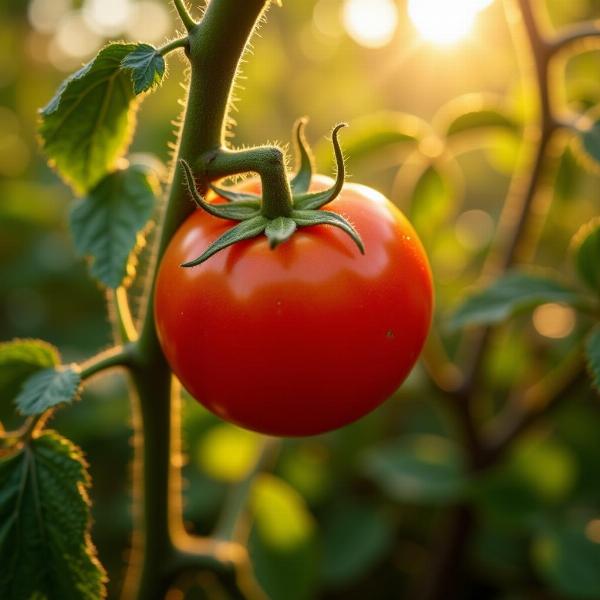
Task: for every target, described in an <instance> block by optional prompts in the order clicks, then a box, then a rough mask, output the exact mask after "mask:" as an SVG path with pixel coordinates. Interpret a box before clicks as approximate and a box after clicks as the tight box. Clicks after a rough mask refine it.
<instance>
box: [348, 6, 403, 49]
mask: <svg viewBox="0 0 600 600" xmlns="http://www.w3.org/2000/svg"><path fill="white" fill-rule="evenodd" d="M343 19H344V27H345V29H346V31H347V32H348V35H349V36H350V37H351V38H352V39H353V40H354V41H355V42H356V43H358V44H360V45H361V46H366V47H367V48H380V47H381V46H385V45H386V44H388V43H389V42H390V41H391V40H392V37H393V36H394V32H395V31H396V25H397V22H398V9H397V8H396V4H395V3H394V2H393V1H392V0H346V2H345V3H344V12H343Z"/></svg>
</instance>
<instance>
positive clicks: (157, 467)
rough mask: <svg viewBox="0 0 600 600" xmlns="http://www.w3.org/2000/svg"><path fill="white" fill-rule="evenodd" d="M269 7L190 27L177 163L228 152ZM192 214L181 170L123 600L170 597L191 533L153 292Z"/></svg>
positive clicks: (223, 7)
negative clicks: (244, 73)
mask: <svg viewBox="0 0 600 600" xmlns="http://www.w3.org/2000/svg"><path fill="white" fill-rule="evenodd" d="M267 4H268V2H267V1H266V0H244V2H239V1H238V0H212V1H211V2H209V4H208V7H207V9H206V12H205V14H204V17H203V19H202V21H201V22H200V23H199V24H196V25H194V26H190V25H191V24H190V23H188V24H187V25H188V26H189V28H188V42H189V43H188V48H187V55H188V58H189V60H190V67H191V79H190V85H189V91H188V98H187V106H186V110H185V116H184V120H183V127H182V130H181V134H180V138H179V147H178V151H177V156H176V160H175V161H174V163H173V164H174V165H177V164H179V160H180V159H184V160H186V161H188V162H190V163H193V162H194V160H195V159H196V158H197V157H198V156H200V155H202V154H204V153H206V152H208V151H210V150H217V149H220V148H221V147H222V146H223V137H224V136H223V133H224V129H225V119H226V114H227V108H228V104H229V99H230V93H231V87H232V84H233V80H234V78H235V74H236V71H237V68H238V63H239V60H240V58H241V56H242V54H243V52H244V50H245V47H246V44H247V42H248V39H249V37H250V35H251V34H252V32H253V30H254V28H255V26H256V23H257V21H258V19H259V18H260V16H261V14H262V12H263V10H264V9H265V7H266V5H267ZM208 183H209V180H208V179H206V180H204V181H201V182H200V184H201V186H202V187H203V188H204V189H206V188H207V186H208ZM193 208H194V205H193V203H192V202H191V201H190V200H189V199H188V197H187V194H186V193H185V188H184V186H183V182H182V178H181V171H180V169H178V168H174V169H173V176H172V181H171V185H170V191H169V196H168V201H167V205H166V208H165V213H164V219H163V223H162V229H161V234H160V239H159V243H158V248H157V255H156V266H155V269H154V273H153V277H152V280H151V282H150V287H149V289H148V291H147V298H148V304H147V308H146V314H145V317H144V321H143V325H142V328H141V333H140V338H139V341H138V342H137V355H136V362H135V365H134V367H133V370H132V384H133V386H134V388H135V392H136V393H135V394H134V397H135V400H134V403H135V406H134V415H135V419H134V428H135V441H136V448H135V453H136V457H135V461H134V482H135V490H134V494H135V499H134V500H135V502H136V505H139V510H137V511H136V513H135V524H134V526H135V531H136V533H135V534H134V548H133V560H132V563H131V565H130V567H129V572H128V574H127V578H126V584H125V587H124V591H123V598H124V600H132V599H137V600H154V599H156V600H158V599H160V598H163V597H164V594H165V592H166V590H167V589H168V585H169V583H170V579H171V577H172V573H170V572H169V571H168V566H169V565H170V564H172V562H173V555H174V554H175V553H176V545H177V542H178V539H181V538H182V537H183V536H184V535H185V534H184V530H183V524H182V514H181V484H180V471H179V467H180V460H179V457H180V451H179V444H180V428H179V402H180V399H179V393H178V390H177V389H176V388H175V387H174V384H173V380H172V376H171V372H170V369H169V367H168V365H167V363H166V360H165V358H164V356H163V353H162V351H161V348H160V345H159V342H158V338H157V335H156V330H155V324H154V311H153V294H154V285H155V280H156V271H157V268H158V265H159V264H160V259H161V257H162V255H163V253H164V251H165V249H166V247H167V245H168V243H169V241H170V239H171V237H172V236H173V234H174V233H175V231H176V230H177V228H178V227H179V226H180V224H181V223H182V222H183V220H184V219H185V218H186V217H187V216H188V215H189V214H190V212H191V211H192V210H193Z"/></svg>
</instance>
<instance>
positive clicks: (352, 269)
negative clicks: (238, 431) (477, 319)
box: [155, 176, 432, 436]
mask: <svg viewBox="0 0 600 600" xmlns="http://www.w3.org/2000/svg"><path fill="white" fill-rule="evenodd" d="M330 184H331V181H330V180H329V179H328V178H325V177H322V176H317V177H315V178H313V184H312V186H311V189H313V190H320V189H324V188H326V187H329V186H330ZM259 185H260V184H259V183H257V182H252V181H248V182H245V183H243V184H240V185H238V186H237V188H236V189H237V190H240V191H259V189H260V187H259ZM212 201H217V202H218V201H220V199H218V198H217V199H215V197H214V196H213V198H212ZM326 209H327V210H330V211H333V212H337V213H339V214H340V215H343V216H344V217H346V218H347V219H348V221H349V222H350V223H352V225H354V227H355V228H356V229H357V231H358V233H359V234H360V236H361V237H362V240H363V243H364V246H365V255H362V254H360V252H359V250H358V248H357V247H356V245H355V244H354V242H353V241H352V240H351V239H350V237H349V236H348V235H347V234H346V233H344V232H343V231H341V230H339V229H337V228H335V227H331V226H327V225H317V226H312V227H303V228H300V229H299V230H298V231H297V232H296V233H295V234H294V235H293V236H292V238H291V239H290V240H288V241H287V242H284V243H283V244H281V245H280V246H278V247H277V248H275V249H274V250H271V249H270V248H269V244H268V241H267V239H266V237H264V236H259V237H257V238H254V239H252V240H247V241H243V242H241V243H238V244H236V245H235V246H232V247H229V248H227V249H225V250H222V251H221V252H219V253H217V254H216V255H214V256H213V257H211V258H209V259H208V260H207V261H206V262H204V263H202V264H201V265H199V266H196V267H191V268H183V267H180V265H181V264H182V263H184V262H186V261H190V260H192V259H195V258H196V257H197V256H199V255H200V254H201V253H202V252H203V251H204V250H205V249H206V247H207V246H208V245H209V244H210V243H211V242H212V241H213V240H215V239H216V238H217V237H218V236H220V235H222V234H223V233H224V232H225V231H226V230H227V229H228V228H230V227H231V226H232V225H233V223H232V222H230V221H224V220H222V219H219V218H216V217H213V216H211V215H208V214H207V213H205V212H204V211H202V210H197V211H196V212H194V213H193V214H192V215H191V216H190V217H189V218H188V219H187V220H186V221H185V222H184V223H183V225H182V226H181V228H180V229H179V230H178V231H177V233H176V234H175V236H174V237H173V239H172V240H171V243H170V245H169V247H168V248H167V251H166V253H165V255H164V257H163V260H162V263H161V266H160V270H159V273H158V280H157V284H156V296H155V317H156V325H157V330H158V336H159V339H160V342H161V344H162V348H163V350H164V353H165V355H166V357H167V360H168V362H169V364H170V365H171V368H172V369H173V372H174V373H175V375H177V377H178V378H179V380H180V381H181V383H182V384H183V386H184V387H185V388H186V389H187V390H188V392H189V393H190V394H191V395H192V396H193V397H194V398H196V399H197V400H198V401H199V402H200V403H202V404H203V405H204V406H205V407H206V408H208V409H209V410H211V411H212V412H213V413H215V414H217V415H219V416H220V417H222V418H223V419H225V420H227V421H231V422H232V423H235V424H236V425H240V426H241V427H246V428H248V429H252V430H255V431H259V432H262V433H266V434H271V435H279V436H301V435H313V434H318V433H322V432H325V431H329V430H331V429H336V428H338V427H341V426H343V425H346V424H348V423H351V422H352V421H354V420H356V419H358V418H360V417H362V416H363V415H365V414H366V413H368V412H370V411H371V410H373V409H374V408H376V407H377V406H379V405H380V404H381V403H382V402H383V401H384V400H385V399H386V398H388V397H389V396H390V395H391V394H392V393H393V392H394V391H395V390H396V389H397V388H398V386H399V385H400V384H401V383H402V381H404V379H405V378H406V376H407V375H408V373H409V372H410V370H411V368H412V367H413V365H414V364H415V362H416V360H417V358H418V356H419V353H420V351H421V348H422V346H423V343H424V341H425V337H426V336H427V331H428V328H429V324H430V320H431V311H432V281H431V272H430V269H429V264H428V261H427V257H426V255H425V252H424V250H423V247H422V245H421V243H420V241H419V239H418V237H417V235H416V233H415V231H414V229H413V228H412V226H411V225H410V223H409V222H408V221H407V220H406V218H405V217H404V216H403V215H402V213H401V212H400V211H399V210H398V209H396V208H395V207H394V206H393V205H392V204H391V203H390V202H389V201H388V200H386V198H385V197H384V196H382V195H381V194H380V193H379V192H376V191H375V190H373V189H371V188H368V187H365V186H363V185H356V184H346V185H344V188H343V190H342V192H341V193H340V195H339V196H338V197H337V198H336V199H335V200H334V201H333V202H331V203H330V204H328V205H327V207H326Z"/></svg>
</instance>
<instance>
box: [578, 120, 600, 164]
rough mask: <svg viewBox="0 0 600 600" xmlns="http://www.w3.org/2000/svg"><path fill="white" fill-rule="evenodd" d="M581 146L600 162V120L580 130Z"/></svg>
mask: <svg viewBox="0 0 600 600" xmlns="http://www.w3.org/2000/svg"><path fill="white" fill-rule="evenodd" d="M579 136H580V139H581V146H582V147H583V149H584V150H585V151H586V152H587V154H589V156H591V157H592V158H593V159H594V160H595V161H596V162H597V163H600V121H596V122H595V123H594V124H593V125H592V126H591V127H590V128H589V129H585V130H584V131H580V133H579Z"/></svg>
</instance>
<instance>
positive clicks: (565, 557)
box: [532, 525, 600, 599]
mask: <svg viewBox="0 0 600 600" xmlns="http://www.w3.org/2000/svg"><path fill="white" fill-rule="evenodd" d="M532 550H533V561H534V565H535V567H536V570H537V571H538V573H539V574H540V576H541V577H542V578H543V579H544V580H545V581H546V582H547V583H548V584H549V585H550V586H551V587H552V588H554V590H555V591H556V592H557V593H559V594H560V597H561V598H590V599H591V598H599V597H600V543H598V541H597V540H593V539H591V538H590V537H589V536H587V535H586V532H585V526H584V525H581V526H578V527H575V526H565V525H561V526H558V527H549V526H548V527H547V528H545V530H544V531H542V532H541V533H540V534H539V535H538V536H537V537H536V538H535V540H534V542H533V549H532Z"/></svg>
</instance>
